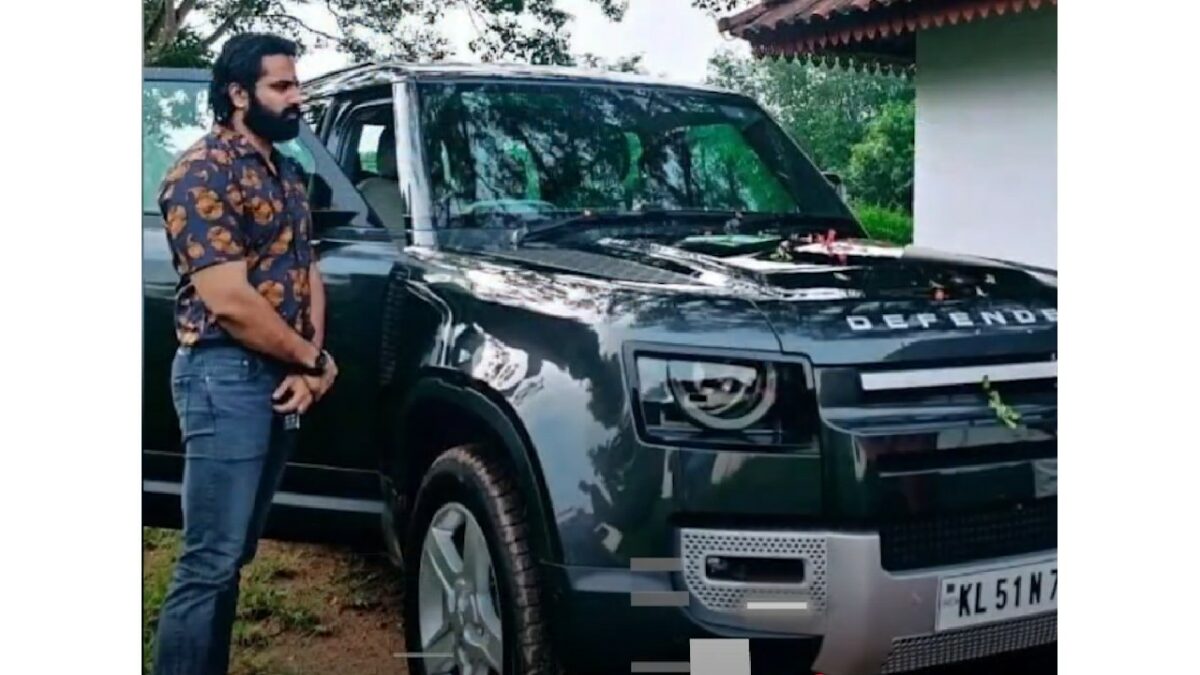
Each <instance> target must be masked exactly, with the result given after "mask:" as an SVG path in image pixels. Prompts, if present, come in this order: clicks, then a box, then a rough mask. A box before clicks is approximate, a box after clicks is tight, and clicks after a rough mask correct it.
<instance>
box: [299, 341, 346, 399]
mask: <svg viewBox="0 0 1200 675" xmlns="http://www.w3.org/2000/svg"><path fill="white" fill-rule="evenodd" d="M325 354H326V357H327V361H326V363H325V373H324V374H322V375H321V376H320V377H316V376H312V375H306V376H304V382H305V383H306V384H307V385H308V388H309V389H310V390H311V391H312V393H313V399H314V400H315V401H320V400H321V399H322V398H324V396H325V394H326V393H327V392H328V391H329V390H330V389H332V388H333V382H334V380H336V379H337V376H338V369H337V363H334V361H333V356H332V355H330V354H329V352H325Z"/></svg>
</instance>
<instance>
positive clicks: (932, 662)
mask: <svg viewBox="0 0 1200 675" xmlns="http://www.w3.org/2000/svg"><path fill="white" fill-rule="evenodd" d="M1057 639H1058V613H1057V612H1054V613H1051V614H1039V615H1037V616H1031V617H1026V618H1023V619H1016V620H1013V621H1006V622H1004V623H997V624H992V625H988V626H975V627H973V628H964V629H962V630H956V631H951V632H947V633H937V634H934V635H919V636H916V637H907V638H900V639H898V640H893V641H892V651H891V653H890V654H888V658H887V661H885V662H884V664H883V671H882V672H883V673H903V672H907V671H910V670H920V669H922V668H930V667H933V666H940V665H945V664H948V663H959V662H961V661H970V660H973V659H981V658H985V657H988V656H995V655H996V654H1002V653H1004V652H1012V651H1017V650H1019V649H1028V648H1030V647H1037V646H1040V645H1046V644H1050V643H1051V642H1054V641H1056V640H1057Z"/></svg>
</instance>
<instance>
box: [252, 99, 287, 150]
mask: <svg viewBox="0 0 1200 675" xmlns="http://www.w3.org/2000/svg"><path fill="white" fill-rule="evenodd" d="M246 128H248V129H250V131H253V132H254V133H255V134H256V135H258V136H259V137H261V138H262V139H263V140H265V141H267V142H269V143H282V142H284V141H290V140H292V139H293V138H295V137H296V136H299V135H300V108H299V107H298V106H291V107H290V108H285V109H284V111H283V112H282V113H280V114H278V115H276V114H275V113H273V112H271V111H270V110H267V109H266V108H265V107H263V105H262V104H260V103H259V102H258V97H257V96H251V97H250V108H249V109H248V110H247V111H246Z"/></svg>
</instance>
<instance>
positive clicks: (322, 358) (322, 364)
mask: <svg viewBox="0 0 1200 675" xmlns="http://www.w3.org/2000/svg"><path fill="white" fill-rule="evenodd" d="M328 367H329V352H327V351H325V350H324V349H322V350H321V353H320V354H317V360H316V361H315V362H314V363H313V364H312V365H311V366H300V370H301V371H303V372H304V374H305V375H309V376H312V377H321V376H322V375H324V374H325V369H326V368H328Z"/></svg>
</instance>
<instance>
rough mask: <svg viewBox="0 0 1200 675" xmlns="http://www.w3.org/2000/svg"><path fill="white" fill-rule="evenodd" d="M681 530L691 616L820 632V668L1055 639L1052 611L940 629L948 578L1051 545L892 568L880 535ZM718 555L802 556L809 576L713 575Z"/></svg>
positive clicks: (946, 658) (936, 658) (855, 667)
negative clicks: (752, 579)
mask: <svg viewBox="0 0 1200 675" xmlns="http://www.w3.org/2000/svg"><path fill="white" fill-rule="evenodd" d="M681 535H682V541H681V544H682V546H681V551H682V557H683V570H684V572H683V582H684V584H685V585H686V587H687V590H688V592H689V593H690V595H691V605H690V611H691V613H692V614H693V615H694V616H696V617H697V618H699V619H703V620H705V621H708V622H712V623H717V624H721V625H727V626H732V627H736V628H741V629H747V630H768V631H772V632H786V633H790V634H794V635H823V636H824V639H823V640H822V643H821V651H820V653H819V654H818V655H817V659H816V662H815V663H814V664H813V666H812V668H813V670H815V671H818V672H823V673H830V674H832V675H868V674H870V675H874V674H876V673H879V672H880V671H881V669H886V670H885V671H884V672H889V673H891V672H901V671H902V670H908V669H910V668H911V667H914V666H913V664H917V666H915V667H923V666H921V665H920V664H924V663H928V664H930V665H937V664H942V663H952V662H956V661H960V660H964V659H968V658H974V656H973V655H974V654H979V655H980V656H990V655H992V654H996V653H1000V652H1003V651H1011V650H1015V649H1023V648H1026V647H1033V646H1038V645H1041V644H1047V643H1050V642H1053V641H1055V640H1056V639H1057V635H1058V631H1057V627H1058V623H1057V613H1055V612H1051V613H1047V614H1038V615H1034V616H1029V617H1023V618H1020V619H1014V620H1010V621H1003V622H998V623H993V624H983V625H979V626H973V627H970V628H966V629H961V630H957V631H947V632H943V633H936V632H935V624H936V620H937V602H938V591H939V590H940V586H941V583H940V580H941V578H942V577H943V576H946V575H957V574H969V573H972V572H975V571H980V572H982V571H986V570H991V569H995V568H996V566H997V565H1010V564H1011V565H1021V564H1025V563H1032V562H1038V561H1044V560H1046V559H1047V558H1048V557H1050V556H1053V555H1055V554H1056V552H1055V551H1042V552H1039V553H1036V554H1030V555H1022V556H1012V557H1008V558H1001V559H991V560H986V561H979V562H975V563H970V564H964V565H953V566H947V567H938V568H930V569H922V570H912V571H906V572H897V573H893V572H889V571H887V570H884V569H883V567H882V565H881V559H882V558H881V555H880V542H879V535H878V534H875V533H846V532H809V531H759V530H736V531H731V530H702V529H685V530H682V531H681ZM721 553H724V554H727V555H739V554H740V555H747V554H750V555H756V556H766V555H771V556H776V557H793V558H794V557H801V558H804V559H805V561H806V562H805V568H806V570H810V571H811V573H806V578H805V583H803V584H791V585H778V584H776V585H763V584H746V583H730V582H722V581H717V580H712V579H708V578H707V576H706V575H705V568H704V560H705V558H706V557H707V556H709V555H714V554H721ZM750 603H754V605H755V606H756V608H754V609H751V608H750ZM760 603H764V604H760ZM770 603H786V604H780V605H778V606H779V607H783V608H786V609H765V607H767V606H769V604H770ZM802 606H803V607H804V609H801V607H802Z"/></svg>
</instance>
